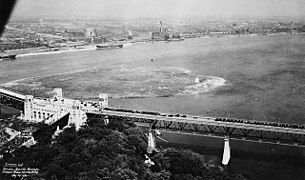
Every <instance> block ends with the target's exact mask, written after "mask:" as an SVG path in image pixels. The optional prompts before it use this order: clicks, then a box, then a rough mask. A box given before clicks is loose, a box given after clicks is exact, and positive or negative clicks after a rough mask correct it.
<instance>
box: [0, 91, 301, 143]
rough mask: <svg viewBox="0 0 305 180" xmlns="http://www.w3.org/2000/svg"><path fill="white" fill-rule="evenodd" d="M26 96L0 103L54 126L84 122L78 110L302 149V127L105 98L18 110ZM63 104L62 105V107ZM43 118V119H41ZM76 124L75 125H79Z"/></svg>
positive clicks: (7, 95) (5, 95) (3, 94)
mask: <svg viewBox="0 0 305 180" xmlns="http://www.w3.org/2000/svg"><path fill="white" fill-rule="evenodd" d="M57 90H58V89H57ZM59 92H60V93H59V94H57V99H60V98H62V92H61V90H60V91H59ZM28 96H29V95H26V94H24V93H21V92H18V91H15V90H11V89H8V88H4V87H0V103H3V104H6V105H11V106H13V107H19V108H21V110H24V111H33V107H34V109H35V107H41V106H43V107H44V109H42V110H41V114H39V113H40V112H38V113H37V117H36V111H34V112H33V113H32V114H31V118H32V120H37V121H42V120H45V121H46V122H49V123H50V124H52V123H55V122H56V121H57V120H59V119H60V118H61V117H63V116H65V115H66V114H68V113H70V114H74V117H79V119H80V121H81V119H84V117H83V114H81V113H79V112H78V111H76V110H79V111H83V112H85V113H86V114H87V116H88V118H89V119H90V118H101V117H104V118H107V117H120V118H122V119H125V120H128V121H133V122H135V123H136V124H137V125H138V126H145V127H152V128H155V129H160V130H167V131H176V132H185V133H193V134H205V135H213V136H221V137H230V138H237V139H242V140H253V141H257V142H272V143H278V144H288V145H295V146H302V147H305V126H304V125H297V124H287V123H278V122H267V121H255V120H246V119H233V118H226V117H200V116H189V115H179V114H162V113H159V112H150V111H137V110H127V109H118V108H110V107H108V97H106V96H103V101H102V102H98V103H96V104H95V105H92V102H91V105H88V103H87V104H86V103H85V104H84V103H83V102H78V104H79V105H78V107H77V108H74V110H73V107H74V106H75V102H76V101H77V100H71V99H62V102H61V101H59V102H55V101H50V99H46V100H41V99H39V100H36V101H37V102H36V103H34V105H37V106H33V107H32V106H30V105H28V106H24V107H23V108H22V106H21V105H22V104H24V103H26V100H27V97H28ZM105 97H106V98H107V100H106V98H105ZM63 101H65V102H66V103H63ZM72 101H73V103H72ZM104 102H107V103H106V105H105V104H104V105H103V104H102V103H104ZM50 103H51V105H50ZM100 103H101V104H100ZM93 104H94V103H93ZM48 105H49V106H48ZM54 106H58V109H56V111H55V110H54V112H53V114H52V113H50V114H49V113H44V112H50V111H49V110H50V109H48V108H51V107H54ZM31 108H32V109H31ZM36 110H37V109H36ZM72 110H73V111H72ZM38 114H39V116H38ZM47 115H48V116H47ZM32 116H34V117H32ZM40 116H41V117H40ZM28 117H30V115H28ZM35 117H36V118H35ZM43 117H45V118H44V119H43ZM54 117H56V118H54ZM80 121H79V122H78V123H80ZM70 122H71V121H70Z"/></svg>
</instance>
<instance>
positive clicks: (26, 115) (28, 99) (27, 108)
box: [23, 95, 34, 120]
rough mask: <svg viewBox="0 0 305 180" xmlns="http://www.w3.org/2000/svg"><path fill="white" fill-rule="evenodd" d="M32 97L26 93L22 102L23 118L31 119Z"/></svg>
mask: <svg viewBox="0 0 305 180" xmlns="http://www.w3.org/2000/svg"><path fill="white" fill-rule="evenodd" d="M33 99H34V96H32V95H26V96H25V102H24V117H23V118H24V120H32V119H33Z"/></svg>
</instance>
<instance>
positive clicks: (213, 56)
mask: <svg viewBox="0 0 305 180" xmlns="http://www.w3.org/2000/svg"><path fill="white" fill-rule="evenodd" d="M304 40H305V35H271V36H254V37H241V38H237V37H220V38H201V39H187V40H185V41H180V42H169V43H165V42H155V43H152V42H149V43H138V44H132V45H129V46H126V47H124V48H122V49H112V50H90V51H80V52H65V53H56V54H45V55H37V56H33V55H31V56H23V57H21V58H19V59H17V60H14V61H2V62H0V84H2V85H4V86H8V87H11V88H16V89H18V90H21V91H25V92H28V93H31V94H34V95H36V96H48V95H49V96H50V95H51V90H52V89H53V88H55V87H60V88H63V91H64V96H66V97H69V98H76V99H84V100H86V99H93V100H94V99H97V97H98V95H99V93H108V94H109V95H110V97H111V99H110V106H115V107H121V108H128V109H142V110H154V111H161V112H168V113H180V114H190V115H206V116H226V117H235V118H245V119H256V120H264V121H275V122H288V123H296V124H304V122H305V111H304V110H303V108H304V107H305V101H304V100H303V97H304V96H305V91H304V88H305V78H304V77H305V51H304V47H305V41H304ZM197 77H198V78H199V80H200V82H199V83H195V79H196V78H197ZM300 152H301V154H303V155H304V154H305V153H304V150H301V151H300ZM254 164H255V163H254ZM273 165H274V164H273ZM273 165H264V167H267V168H268V167H269V168H270V169H273V170H271V171H272V172H273V174H276V170H274V168H271V166H273ZM236 167H238V166H236ZM249 169H250V170H251V168H249ZM298 172H299V173H298V176H297V177H301V178H300V179H302V178H304V177H305V176H303V175H304V173H303V172H300V171H298ZM287 173H288V174H289V172H287ZM290 173H291V172H290ZM292 177H294V176H292ZM294 179H295V177H294Z"/></svg>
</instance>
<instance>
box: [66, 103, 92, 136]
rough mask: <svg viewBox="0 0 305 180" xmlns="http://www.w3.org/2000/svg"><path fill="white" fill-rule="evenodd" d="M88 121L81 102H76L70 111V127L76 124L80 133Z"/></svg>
mask: <svg viewBox="0 0 305 180" xmlns="http://www.w3.org/2000/svg"><path fill="white" fill-rule="evenodd" d="M86 121H87V115H86V113H85V112H84V111H82V110H81V105H80V102H79V101H75V102H74V103H73V105H72V109H71V110H70V115H69V121H68V125H70V124H74V125H75V128H76V130H77V131H78V130H79V128H80V126H81V125H83V123H85V122H86Z"/></svg>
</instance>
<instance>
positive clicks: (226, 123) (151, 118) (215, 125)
mask: <svg viewBox="0 0 305 180" xmlns="http://www.w3.org/2000/svg"><path fill="white" fill-rule="evenodd" d="M131 111H132V110H130V112H122V111H120V110H119V109H115V108H104V109H103V110H102V111H101V112H98V113H97V112H95V113H87V115H88V117H89V119H90V118H96V117H104V118H107V117H108V118H109V117H111V116H113V117H120V118H122V119H125V120H127V121H133V122H135V124H136V125H138V126H144V127H152V128H155V129H160V130H167V131H176V132H184V133H192V134H204V135H213V136H221V137H229V138H236V139H242V140H252V141H257V142H267V143H277V144H284V145H285V144H287V145H295V146H304V147H305V126H302V125H293V124H283V123H275V122H262V121H252V120H251V121H250V120H244V119H232V118H223V117H200V116H187V115H182V116H181V115H178V114H176V115H171V114H160V113H155V114H154V113H151V114H145V113H146V112H144V113H143V112H140V111H137V112H131Z"/></svg>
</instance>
